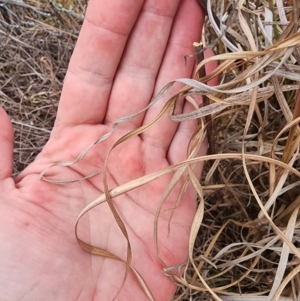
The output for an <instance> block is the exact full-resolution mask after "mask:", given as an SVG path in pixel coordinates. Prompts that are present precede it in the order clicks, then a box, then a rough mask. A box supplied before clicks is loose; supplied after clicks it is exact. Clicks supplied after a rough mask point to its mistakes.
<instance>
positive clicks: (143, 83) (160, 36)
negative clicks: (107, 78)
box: [105, 0, 179, 126]
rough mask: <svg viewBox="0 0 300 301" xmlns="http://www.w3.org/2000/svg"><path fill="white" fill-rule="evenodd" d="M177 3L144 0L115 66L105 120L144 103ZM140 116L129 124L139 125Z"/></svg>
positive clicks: (159, 60) (159, 63)
mask: <svg viewBox="0 0 300 301" xmlns="http://www.w3.org/2000/svg"><path fill="white" fill-rule="evenodd" d="M178 5H179V1H178V0H176V1H175V0H164V1H161V0H149V1H146V2H145V4H144V6H143V8H142V11H141V13H140V16H139V21H138V23H137V24H136V25H135V27H134V29H133V31H132V33H131V36H130V39H129V41H128V46H127V47H126V51H125V54H124V56H123V58H122V61H121V63H120V66H119V68H118V72H117V75H116V78H115V81H114V86H113V90H112V93H111V99H110V102H109V106H108V110H107V115H106V119H105V123H112V122H114V121H116V120H117V119H118V118H120V117H123V116H127V115H131V114H134V113H136V112H138V111H140V110H141V109H143V108H144V107H146V106H147V105H148V103H149V100H150V99H151V97H152V94H153V89H154V84H155V81H156V77H157V73H158V70H159V67H160V65H161V62H162V59H163V56H164V53H165V50H166V46H167V43H168V39H169V35H170V32H171V28H172V23H173V19H174V17H175V14H176V11H177V8H178ZM142 120H143V116H139V118H137V119H135V120H133V122H132V123H131V125H130V126H132V125H133V126H139V125H140V124H141V122H142Z"/></svg>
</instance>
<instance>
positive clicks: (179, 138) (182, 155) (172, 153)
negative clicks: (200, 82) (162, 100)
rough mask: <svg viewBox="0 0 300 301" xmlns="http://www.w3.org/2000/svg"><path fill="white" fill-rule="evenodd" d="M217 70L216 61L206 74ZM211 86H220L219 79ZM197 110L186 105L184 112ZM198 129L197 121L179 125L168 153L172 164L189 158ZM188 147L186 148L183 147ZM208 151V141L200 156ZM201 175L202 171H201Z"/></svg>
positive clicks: (208, 66)
mask: <svg viewBox="0 0 300 301" xmlns="http://www.w3.org/2000/svg"><path fill="white" fill-rule="evenodd" d="M213 55H214V53H213V52H212V51H211V50H207V51H205V52H204V57H205V58H207V57H209V56H213ZM216 68H217V63H216V61H213V62H210V63H209V64H207V65H206V66H205V70H206V74H210V73H211V72H212V71H213V70H214V69H216ZM208 84H209V85H210V86H215V85H217V84H218V79H217V78H213V79H212V80H210V81H209V82H208ZM194 109H195V108H194V107H193V106H192V105H191V104H190V103H186V105H185V107H184V109H183V112H184V113H186V112H190V111H192V110H194ZM196 128H197V121H196V120H191V121H183V122H181V123H180V124H179V126H178V129H177V131H176V133H175V135H174V138H173V140H172V142H171V145H170V148H169V151H168V160H169V162H170V164H174V163H178V162H181V161H183V160H185V159H186V158H187V146H188V145H189V142H190V139H191V137H192V134H193V133H194V131H195V130H196ZM183 146H186V147H183ZM206 150H207V141H206V142H205V143H204V144H203V145H202V146H201V148H200V154H199V155H205V153H206ZM199 174H200V170H199Z"/></svg>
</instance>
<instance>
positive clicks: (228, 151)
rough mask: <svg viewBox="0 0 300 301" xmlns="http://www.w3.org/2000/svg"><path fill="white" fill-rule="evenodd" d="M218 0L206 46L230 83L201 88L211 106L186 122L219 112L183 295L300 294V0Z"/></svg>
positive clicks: (213, 118) (211, 126)
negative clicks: (205, 90) (201, 208)
mask: <svg viewBox="0 0 300 301" xmlns="http://www.w3.org/2000/svg"><path fill="white" fill-rule="evenodd" d="M199 2H202V1H199ZM212 2H213V3H210V1H208V3H207V11H208V18H207V21H206V30H205V31H204V32H205V41H204V44H205V45H206V46H207V47H212V48H213V49H214V50H215V52H216V53H217V54H219V56H218V57H217V58H214V59H218V60H219V62H220V65H219V68H218V70H217V71H216V72H215V73H216V74H218V75H219V76H220V85H219V86H218V87H216V89H217V90H218V91H216V90H215V91H213V90H211V93H203V92H204V91H203V90H202V91H201V87H197V85H196V84H194V86H193V87H192V88H193V89H194V90H195V92H196V91H198V92H199V93H201V94H206V97H207V98H208V99H209V104H208V105H207V106H206V107H204V108H200V109H198V110H195V111H194V112H191V113H189V114H186V115H185V116H184V115H181V116H180V118H187V119H193V118H200V117H203V116H207V115H209V116H210V119H209V122H208V123H207V124H206V126H207V128H208V131H209V133H210V135H211V139H210V141H213V145H211V147H210V156H207V159H209V158H214V160H210V161H208V162H207V164H206V168H205V173H204V174H203V177H202V181H201V185H202V189H203V196H202V197H203V217H201V215H200V214H199V216H198V218H201V226H200V227H199V228H198V229H195V230H198V231H199V232H198V236H197V238H196V239H195V240H194V241H192V242H191V247H193V256H192V257H190V263H189V264H188V265H187V266H186V268H185V273H184V277H181V278H179V279H177V281H178V283H179V285H181V287H180V288H179V290H178V292H177V297H176V298H175V299H176V300H199V301H200V300H230V301H231V300H255V301H259V300H272V301H273V300H299V297H300V278H299V276H300V274H299V271H300V252H299V247H300V235H299V234H300V223H299V221H300V219H299V216H300V214H299V208H300V197H299V193H300V186H299V184H300V182H299V170H300V164H299V139H300V135H299V133H300V132H299V126H298V124H299V121H300V117H299V113H300V111H299V108H300V107H299V106H300V92H299V80H300V77H299V70H300V69H299V65H300V51H299V45H300V34H299V15H300V8H299V2H298V1H286V2H282V1H280V0H278V1H275V2H273V1H262V2H252V1H246V2H244V1H236V2H230V1H226V0H224V1H221V2H220V1H212ZM219 19H220V20H222V22H219ZM201 65H202V64H201ZM201 65H199V68H201ZM206 80H207V78H204V77H202V78H200V82H206ZM176 118H177V117H176ZM226 156H227V158H226ZM231 156H232V157H231ZM255 157H256V158H255ZM282 164H284V165H285V166H283V165H282ZM196 219H197V216H196Z"/></svg>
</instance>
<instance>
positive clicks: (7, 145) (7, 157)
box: [0, 107, 14, 180]
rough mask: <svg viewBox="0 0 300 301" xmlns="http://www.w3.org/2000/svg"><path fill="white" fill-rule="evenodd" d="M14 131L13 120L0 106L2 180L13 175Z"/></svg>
mask: <svg viewBox="0 0 300 301" xmlns="http://www.w3.org/2000/svg"><path fill="white" fill-rule="evenodd" d="M13 143H14V132H13V126H12V124H11V121H10V119H9V117H8V115H7V114H6V112H5V111H4V109H3V108H1V107H0V152H1V155H0V180H4V179H6V178H8V177H11V176H12V166H13Z"/></svg>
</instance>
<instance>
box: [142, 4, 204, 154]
mask: <svg viewBox="0 0 300 301" xmlns="http://www.w3.org/2000/svg"><path fill="white" fill-rule="evenodd" d="M203 21H204V15H203V12H202V11H201V9H200V8H199V5H198V4H197V2H196V1H194V0H193V1H190V0H187V1H182V2H181V4H180V8H179V9H178V13H177V16H176V19H175V22H174V26H173V30H172V34H171V37H170V40H169V43H168V49H167V51H166V54H165V57H164V60H163V63H162V66H161V69H160V72H159V76H158V80H157V85H156V88H155V94H157V93H158V92H159V91H160V89H161V88H162V87H163V86H164V85H166V84H167V83H168V82H170V81H172V80H174V79H176V78H180V77H188V78H190V77H191V76H192V73H193V69H194V65H195V59H191V58H187V60H186V61H185V56H186V55H189V54H192V53H193V52H194V49H193V42H195V41H199V38H200V35H201V30H202V26H203ZM179 88H180V85H179V84H175V86H174V87H173V88H172V89H170V90H169V91H168V93H166V95H165V96H164V97H163V98H161V99H160V100H159V101H158V102H157V103H156V104H155V105H153V106H152V107H151V108H150V109H149V110H148V111H147V114H146V116H145V119H144V122H143V123H144V124H148V123H149V122H150V121H152V120H153V119H154V118H155V117H156V116H157V115H158V114H159V112H160V111H161V109H162V107H163V106H164V104H165V102H166V101H167V100H168V99H169V97H170V96H171V95H173V94H174V93H175V92H177V91H178V90H179ZM177 126H178V124H177V123H175V122H173V121H171V120H170V118H169V116H164V117H163V118H162V119H161V120H160V121H159V122H157V123H156V124H155V125H154V126H152V127H151V128H150V129H148V130H147V131H146V132H145V133H144V134H143V136H142V139H143V140H144V141H145V143H147V144H149V145H151V146H154V147H157V148H158V149H161V150H162V151H163V152H164V155H165V154H166V152H167V150H168V148H169V145H170V143H171V141H172V139H173V136H174V134H175V131H176V129H177Z"/></svg>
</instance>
